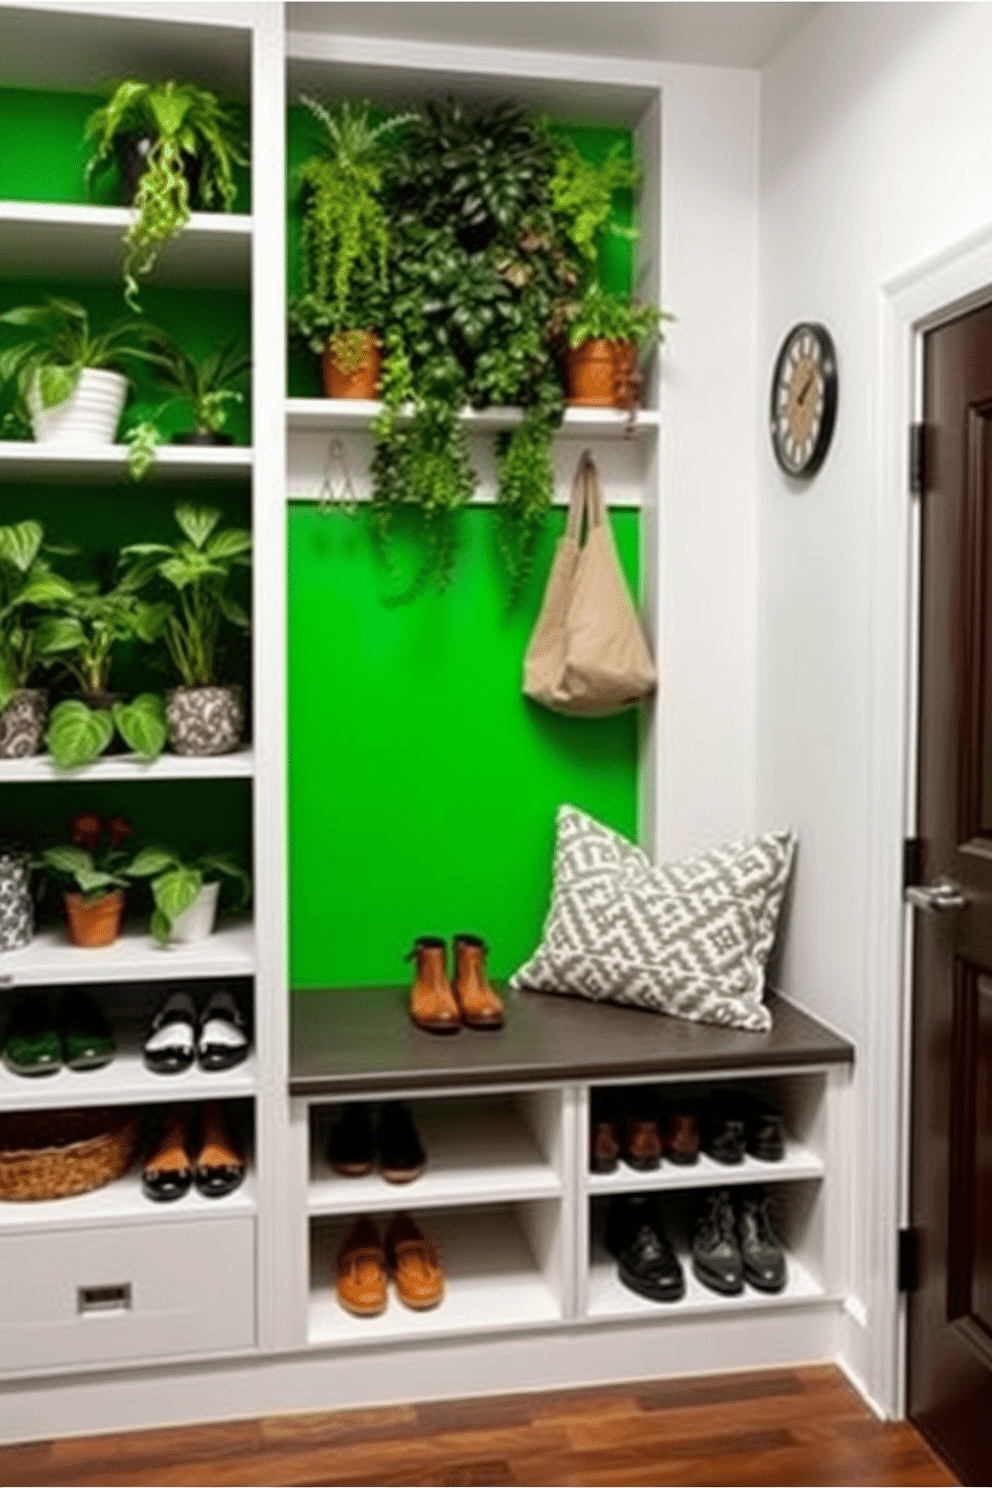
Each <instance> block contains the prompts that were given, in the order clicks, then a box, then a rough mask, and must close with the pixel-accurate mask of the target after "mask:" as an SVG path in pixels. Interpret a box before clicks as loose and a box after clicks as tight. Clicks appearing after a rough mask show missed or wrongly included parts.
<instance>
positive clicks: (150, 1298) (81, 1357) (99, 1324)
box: [0, 1215, 255, 1373]
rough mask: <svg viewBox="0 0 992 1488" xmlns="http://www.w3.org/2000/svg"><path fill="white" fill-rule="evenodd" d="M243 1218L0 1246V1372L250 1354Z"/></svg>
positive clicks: (250, 1227)
mask: <svg viewBox="0 0 992 1488" xmlns="http://www.w3.org/2000/svg"><path fill="white" fill-rule="evenodd" d="M254 1341H255V1220H254V1216H252V1215H240V1216H238V1217H236V1218H231V1219H208V1220H200V1221H187V1222H182V1223H179V1222H177V1223H172V1224H150V1225H130V1226H128V1225H125V1226H117V1227H115V1228H111V1227H99V1228H93V1229H78V1230H76V1229H73V1230H62V1231H57V1232H52V1233H48V1234H18V1235H7V1236H4V1237H3V1238H2V1239H0V1369H2V1370H3V1371H4V1373H14V1372H16V1371H18V1370H21V1369H44V1368H46V1367H48V1366H55V1367H58V1368H60V1369H61V1368H65V1367H66V1366H70V1365H74V1364H104V1363H106V1364H114V1363H117V1362H119V1361H120V1360H124V1359H139V1358H140V1359H145V1358H148V1359H153V1358H164V1357H167V1356H169V1355H173V1354H206V1353H210V1352H213V1351H216V1350H222V1349H223V1350H227V1349H239V1348H250V1347H251V1346H252V1345H253V1344H254Z"/></svg>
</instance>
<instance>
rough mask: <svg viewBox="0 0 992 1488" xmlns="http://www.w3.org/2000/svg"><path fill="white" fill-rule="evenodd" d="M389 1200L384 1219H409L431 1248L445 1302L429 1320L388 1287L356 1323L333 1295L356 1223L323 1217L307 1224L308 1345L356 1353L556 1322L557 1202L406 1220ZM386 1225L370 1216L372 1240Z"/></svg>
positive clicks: (564, 1266)
mask: <svg viewBox="0 0 992 1488" xmlns="http://www.w3.org/2000/svg"><path fill="white" fill-rule="evenodd" d="M405 1197H406V1196H405V1195H404V1194H402V1193H397V1195H396V1200H395V1201H394V1204H393V1206H392V1207H393V1209H395V1210H397V1211H400V1210H404V1209H405V1210H407V1211H408V1212H412V1213H413V1214H414V1218H415V1220H416V1223H417V1226H418V1227H419V1229H420V1230H421V1232H422V1233H423V1234H424V1236H425V1237H426V1238H427V1239H428V1240H429V1241H430V1242H432V1243H433V1245H434V1246H435V1247H436V1250H437V1253H438V1256H439V1261H440V1266H441V1269H442V1271H443V1273H444V1295H443V1297H442V1299H441V1301H440V1302H439V1303H438V1304H437V1305H436V1306H435V1307H432V1308H431V1309H430V1310H428V1311H417V1310H414V1309H411V1308H409V1307H407V1306H406V1305H405V1304H404V1303H403V1302H401V1301H400V1299H399V1298H398V1296H397V1294H396V1288H395V1284H394V1281H393V1279H392V1278H391V1277H390V1280H389V1284H388V1301H387V1304H386V1307H385V1309H384V1310H383V1311H382V1312H380V1313H378V1314H377V1315H376V1316H374V1317H362V1316H357V1315H355V1314H354V1313H352V1312H349V1311H348V1310H347V1309H346V1308H345V1307H344V1306H343V1305H342V1304H341V1302H340V1300H339V1298H338V1296H337V1293H336V1289H335V1275H336V1264H337V1256H338V1252H339V1250H340V1248H341V1245H342V1243H343V1242H344V1241H345V1239H346V1237H347V1236H348V1234H349V1231H350V1229H351V1227H352V1225H353V1224H354V1221H355V1218H356V1215H355V1214H354V1213H352V1214H349V1215H336V1216H333V1217H331V1216H326V1217H322V1218H319V1219H313V1220H311V1224H310V1305H309V1319H308V1341H309V1343H310V1344H311V1345H358V1344H362V1343H370V1342H380V1341H384V1340H393V1339H395V1340H396V1341H402V1340H404V1339H415V1338H422V1339H426V1338H432V1337H441V1336H443V1335H445V1334H459V1333H468V1334H472V1333H480V1332H481V1333H493V1332H504V1331H509V1330H514V1329H520V1328H528V1327H534V1326H541V1325H547V1324H549V1323H555V1322H560V1321H561V1319H562V1317H563V1316H565V1315H566V1312H567V1308H568V1287H569V1282H568V1276H569V1267H570V1261H569V1258H568V1250H569V1238H568V1232H569V1216H568V1214H567V1211H565V1210H564V1208H563V1206H562V1204H561V1203H560V1201H559V1200H557V1199H534V1200H526V1201H522V1202H518V1203H504V1204H485V1205H481V1204H480V1205H468V1206H466V1207H458V1208H455V1207H448V1208H443V1209H425V1210H421V1209H417V1210H416V1211H411V1210H410V1208H409V1206H408V1205H407V1204H406V1202H405ZM389 1218H390V1215H389V1214H388V1213H386V1212H381V1213H378V1214H376V1215H374V1216H373V1222H374V1223H375V1225H376V1228H377V1231H378V1234H379V1237H380V1239H382V1237H383V1236H384V1234H385V1231H386V1228H387V1226H388V1224H389Z"/></svg>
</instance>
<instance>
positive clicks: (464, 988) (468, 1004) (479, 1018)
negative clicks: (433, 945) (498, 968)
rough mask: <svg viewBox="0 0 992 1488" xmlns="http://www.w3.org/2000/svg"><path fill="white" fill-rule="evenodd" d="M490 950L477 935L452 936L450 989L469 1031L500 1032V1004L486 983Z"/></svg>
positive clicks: (501, 1015)
mask: <svg viewBox="0 0 992 1488" xmlns="http://www.w3.org/2000/svg"><path fill="white" fill-rule="evenodd" d="M488 949H489V947H488V946H487V945H486V943H485V941H484V940H481V939H480V938H479V936H478V935H456V936H455V976H454V980H453V981H452V984H451V988H452V991H453V992H454V994H455V997H456V998H457V999H458V1006H459V1007H460V1008H461V1014H462V1022H463V1023H467V1024H468V1026H469V1028H502V1027H503V1004H502V1003H501V1002H500V1000H499V998H498V997H497V996H496V993H495V992H494V991H493V989H492V987H490V985H489V983H488V982H487V981H486V968H485V964H484V957H485V954H486V952H487V950H488Z"/></svg>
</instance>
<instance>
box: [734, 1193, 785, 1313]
mask: <svg viewBox="0 0 992 1488" xmlns="http://www.w3.org/2000/svg"><path fill="white" fill-rule="evenodd" d="M770 1206H771V1199H770V1198H769V1196H768V1195H767V1194H766V1193H765V1191H764V1190H763V1189H760V1188H759V1189H755V1190H753V1191H747V1192H745V1193H743V1194H741V1197H740V1205H739V1208H738V1212H737V1228H738V1233H739V1234H740V1241H741V1256H742V1257H743V1260H744V1280H745V1281H747V1282H749V1283H750V1285H751V1286H753V1287H757V1289H758V1291H759V1292H780V1291H782V1289H783V1287H784V1286H785V1282H786V1265H785V1251H784V1250H783V1248H782V1242H781V1241H780V1240H779V1238H778V1236H777V1235H776V1234H775V1231H774V1229H773V1228H772V1224H771V1218H770V1215H769V1208H770Z"/></svg>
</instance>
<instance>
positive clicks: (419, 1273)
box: [386, 1214, 444, 1312]
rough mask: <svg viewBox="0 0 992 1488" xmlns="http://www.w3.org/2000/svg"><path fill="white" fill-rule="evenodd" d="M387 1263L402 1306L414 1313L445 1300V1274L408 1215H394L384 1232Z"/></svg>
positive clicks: (433, 1251) (435, 1253) (434, 1249)
mask: <svg viewBox="0 0 992 1488" xmlns="http://www.w3.org/2000/svg"><path fill="white" fill-rule="evenodd" d="M386 1262H387V1264H388V1266H389V1269H390V1271H391V1272H392V1275H393V1280H394V1281H395V1283H396V1295H397V1296H398V1297H399V1299H400V1301H401V1302H403V1303H404V1304H405V1305H406V1306H407V1307H412V1308H413V1309H414V1311H415V1312H426V1311H427V1310H428V1308H431V1307H436V1306H437V1304H438V1303H439V1302H440V1300H441V1298H442V1297H443V1296H444V1272H443V1271H442V1270H441V1262H440V1258H439V1256H438V1252H437V1247H436V1246H435V1245H433V1244H432V1243H431V1242H430V1241H429V1240H428V1239H427V1237H426V1236H425V1235H423V1234H422V1233H421V1231H420V1230H419V1229H418V1228H417V1226H416V1225H415V1224H414V1222H413V1220H412V1219H411V1218H410V1216H409V1214H396V1215H394V1216H393V1218H392V1220H391V1221H390V1224H389V1229H388V1230H387V1231H386Z"/></svg>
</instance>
